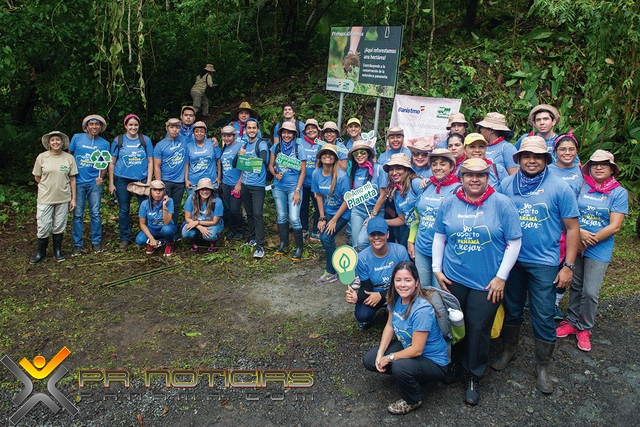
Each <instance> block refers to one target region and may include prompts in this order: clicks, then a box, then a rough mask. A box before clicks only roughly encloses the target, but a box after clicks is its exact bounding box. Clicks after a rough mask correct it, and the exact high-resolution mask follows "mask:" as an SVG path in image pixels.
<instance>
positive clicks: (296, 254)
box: [291, 229, 304, 261]
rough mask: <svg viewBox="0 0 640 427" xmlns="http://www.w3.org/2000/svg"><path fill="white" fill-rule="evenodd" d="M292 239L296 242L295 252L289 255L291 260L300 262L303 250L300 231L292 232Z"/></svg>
mask: <svg viewBox="0 0 640 427" xmlns="http://www.w3.org/2000/svg"><path fill="white" fill-rule="evenodd" d="M293 239H294V240H295V242H296V250H295V251H294V252H293V253H292V254H291V259H292V260H294V261H300V260H301V259H302V250H303V249H304V239H303V237H302V229H299V230H296V229H294V230H293Z"/></svg>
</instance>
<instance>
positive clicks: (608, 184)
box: [584, 175, 620, 194]
mask: <svg viewBox="0 0 640 427" xmlns="http://www.w3.org/2000/svg"><path fill="white" fill-rule="evenodd" d="M584 183H585V184H587V185H588V186H589V187H591V190H589V191H587V193H602V194H609V193H611V191H612V190H613V189H614V188H616V187H620V183H619V182H618V181H616V179H615V178H614V177H609V179H607V180H606V181H605V182H604V183H603V184H602V185H598V184H597V183H596V180H595V179H593V177H592V176H591V175H584Z"/></svg>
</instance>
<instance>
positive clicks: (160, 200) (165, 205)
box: [136, 179, 178, 256]
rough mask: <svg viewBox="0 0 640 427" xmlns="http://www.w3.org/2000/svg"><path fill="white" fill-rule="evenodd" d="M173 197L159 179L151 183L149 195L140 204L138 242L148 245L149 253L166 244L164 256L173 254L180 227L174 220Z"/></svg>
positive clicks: (147, 252) (141, 244)
mask: <svg viewBox="0 0 640 427" xmlns="http://www.w3.org/2000/svg"><path fill="white" fill-rule="evenodd" d="M173 210H174V204H173V199H171V197H169V196H167V193H166V191H165V185H164V183H163V182H162V181H160V180H159V179H155V180H153V181H151V182H150V183H149V197H148V198H147V200H145V201H144V202H142V204H141V205H140V211H139V212H138V217H139V224H140V232H139V233H138V235H137V236H136V244H138V245H140V246H143V245H147V251H146V254H147V255H151V254H153V252H154V251H155V250H156V249H157V248H159V247H161V246H162V245H165V244H166V246H165V248H164V256H171V255H172V254H173V243H174V241H175V238H176V236H177V234H178V228H177V227H176V225H175V223H174V222H173Z"/></svg>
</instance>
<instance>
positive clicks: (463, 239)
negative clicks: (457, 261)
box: [450, 225, 491, 255]
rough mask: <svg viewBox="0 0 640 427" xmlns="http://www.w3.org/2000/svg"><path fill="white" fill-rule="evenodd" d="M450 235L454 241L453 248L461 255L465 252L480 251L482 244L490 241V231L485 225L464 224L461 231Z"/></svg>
mask: <svg viewBox="0 0 640 427" xmlns="http://www.w3.org/2000/svg"><path fill="white" fill-rule="evenodd" d="M450 237H451V238H452V239H451V241H452V242H454V243H453V244H454V247H453V248H454V251H455V253H456V255H462V254H464V253H466V252H482V250H483V249H484V248H483V246H484V245H486V244H487V243H490V242H491V232H490V231H489V228H488V227H487V226H486V225H477V226H475V227H466V226H465V227H464V228H463V230H462V231H458V232H457V233H453V234H451V236H450Z"/></svg>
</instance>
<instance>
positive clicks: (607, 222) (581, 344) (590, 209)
mask: <svg viewBox="0 0 640 427" xmlns="http://www.w3.org/2000/svg"><path fill="white" fill-rule="evenodd" d="M582 173H583V174H584V180H585V184H584V186H583V187H582V189H581V190H580V194H579V195H578V208H579V209H580V217H579V218H578V220H579V221H580V240H581V243H582V244H581V247H580V253H579V254H578V257H577V258H576V269H575V271H574V273H573V279H572V281H571V292H570V293H569V295H570V300H569V308H568V309H567V320H566V321H564V322H562V323H560V325H559V327H558V328H557V329H556V335H557V336H558V338H563V337H566V336H568V335H573V334H576V336H577V339H578V348H579V349H580V350H582V351H591V330H592V329H593V326H594V324H595V320H596V309H597V308H598V294H599V293H600V287H601V286H602V280H603V279H604V274H605V272H606V271H607V267H608V266H609V262H610V261H611V255H612V254H613V243H614V241H613V236H614V235H615V234H616V233H617V232H618V231H620V227H621V226H622V222H623V221H624V217H625V215H626V214H628V213H629V195H628V193H627V190H625V189H624V188H622V187H621V186H620V183H619V182H618V181H617V180H616V179H615V176H616V175H617V174H618V173H620V168H619V167H618V165H616V163H615V161H614V158H613V154H611V153H610V152H608V151H605V150H596V151H595V153H593V155H592V156H591V158H590V159H589V161H588V162H587V163H586V164H585V165H584V166H583V167H582Z"/></svg>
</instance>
